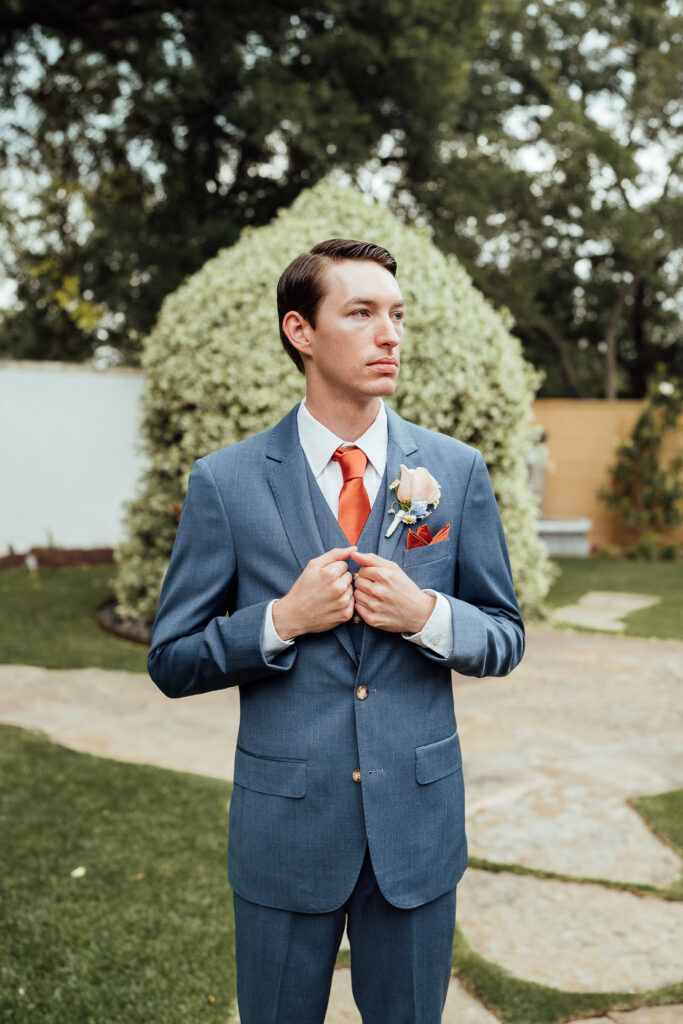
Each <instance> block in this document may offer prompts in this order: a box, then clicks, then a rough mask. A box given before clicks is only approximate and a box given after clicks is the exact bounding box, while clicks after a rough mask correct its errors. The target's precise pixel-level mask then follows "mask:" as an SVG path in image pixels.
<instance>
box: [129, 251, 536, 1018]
mask: <svg viewBox="0 0 683 1024" xmlns="http://www.w3.org/2000/svg"><path fill="white" fill-rule="evenodd" d="M395 272H396V262H395V260H394V259H393V257H392V256H391V255H390V254H389V253H388V252H387V251H386V249H383V248H381V247H380V246H377V245H373V244H370V243H363V242H357V241H352V240H348V239H332V240H330V241H327V242H322V243H320V244H319V245H316V246H314V247H313V249H311V250H310V252H307V253H304V254H302V255H301V256H299V257H297V258H296V259H295V260H294V261H293V262H292V263H291V264H290V265H289V266H288V267H287V269H286V270H285V271H284V273H283V275H282V277H281V279H280V282H279V285H278V313H279V319H280V335H281V339H282V343H283V345H284V348H285V350H286V352H287V353H288V355H289V356H290V357H291V358H292V359H293V360H294V362H295V363H296V365H297V367H298V369H299V370H300V371H301V372H302V373H303V374H304V375H305V378H306V398H305V400H304V401H303V402H302V403H301V404H300V405H298V406H296V407H295V408H294V409H292V410H291V412H290V413H288V415H287V416H285V418H284V419H283V420H282V421H281V422H280V423H278V424H277V425H276V426H275V427H273V428H272V429H270V430H267V431H265V432H264V433H262V434H257V435H256V436H254V437H251V438H249V439H248V440H246V441H243V442H241V443H240V444H235V445H233V446H231V447H229V448H225V449H223V450H222V451H218V452H214V453H213V454H211V455H208V456H206V457H205V458H203V459H199V460H198V461H197V462H196V464H195V466H194V468H193V470H192V474H191V476H190V482H189V487H188V492H187V497H186V500H185V504H184V506H183V512H182V517H181V520H180V526H179V528H178V534H177V537H176V541H175V546H174V549H173V554H172V557H171V562H170V565H169V568H168V572H167V575H166V578H165V581H164V585H163V589H162V592H161V600H160V604H159V612H158V615H157V619H156V622H155V624H154V630H153V634H152V648H151V652H150V656H149V671H150V675H151V676H152V678H153V679H154V681H155V682H156V683H157V685H158V686H159V687H160V688H161V689H162V690H163V691H164V693H166V694H167V695H168V696H170V697H181V696H185V695H188V694H198V693H205V692H206V691H208V690H217V689H222V688H224V687H228V686H235V685H239V687H240V706H241V716H240V729H239V737H238V743H237V751H236V754H235V771H234V782H235V785H234V792H233V796H232V802H231V806H230V839H229V848H228V863H229V878H230V883H231V885H232V887H233V890H234V901H235V935H236V953H237V992H238V1001H239V1008H240V1014H241V1020H242V1024H322V1022H323V1020H324V1018H325V1010H326V1007H327V1002H328V998H329V992H330V985H331V978H332V971H333V968H334V964H335V958H336V955H337V951H338V948H339V944H340V941H341V938H342V934H343V931H344V926H345V924H346V926H347V930H348V935H349V941H350V945H351V978H352V986H353V993H354V998H355V1000H356V1003H357V1004H358V1007H359V1009H360V1012H361V1015H362V1018H363V1022H364V1024H418V1022H419V1024H438V1022H439V1021H440V1020H441V1015H442V1011H443V1005H444V1001H445V998H446V992H447V987H448V981H449V977H450V971H451V952H452V945H453V932H454V927H455V887H456V884H457V882H458V880H459V879H460V877H461V875H462V873H463V871H464V869H465V866H466V863H467V847H466V841H465V831H464V793H463V781H462V762H461V754H460V744H459V740H458V733H457V728H456V722H455V717H454V713H453V694H452V686H451V670H455V671H456V672H460V673H463V674H465V675H470V676H484V675H505V674H506V673H507V672H510V671H511V670H512V669H513V668H514V667H515V665H516V664H517V663H518V662H519V660H520V658H521V656H522V652H523V648H524V630H523V625H522V620H521V617H520V613H519V608H518V605H517V601H516V598H515V594H514V590H513V586H512V579H511V574H510V565H509V561H508V556H507V550H506V546H505V538H504V535H503V530H502V527H501V523H500V517H499V515H498V509H497V507H496V502H495V498H494V496H493V491H492V489H491V485H490V483H489V479H488V474H487V472H486V467H485V465H484V462H483V459H482V457H481V455H479V454H478V452H476V451H475V450H474V449H472V448H469V447H468V446H466V445H464V444H462V443H460V442H459V441H456V440H454V439H453V438H450V437H446V436H444V435H442V434H437V433H433V432H432V431H428V430H424V429H423V428H421V427H417V426H415V425H413V424H411V423H408V422H406V421H405V420H403V419H401V418H400V417H399V416H397V415H396V413H394V412H392V411H391V410H390V409H388V408H387V407H386V406H385V405H384V403H383V402H382V397H383V396H388V395H392V394H393V393H394V391H395V389H396V382H397V378H398V374H399V361H400V349H401V342H402V339H403V316H404V308H405V305H404V302H403V298H402V296H401V292H400V289H399V286H398V284H397V282H396V278H395ZM447 329H448V325H447V324H444V330H447ZM413 344H416V345H419V344H420V341H419V338H415V339H414V341H413ZM228 372H229V371H228ZM438 372H439V371H438V367H437V366H435V367H434V374H435V375H438ZM418 467H421V468H420V469H418ZM414 470H418V471H417V472H412V471H414ZM399 476H400V477H401V483H400V485H399V486H398V488H397V487H396V479H397V478H398V477H399ZM439 492H440V493H439ZM397 499H401V500H402V502H403V504H400V503H399V501H398V500H397ZM411 499H412V506H411ZM439 499H440V500H439ZM390 507H392V508H393V510H394V513H395V514H394V515H391V514H389V513H388V510H389V509H390ZM411 510H412V512H413V513H415V512H417V513H418V514H419V515H422V514H423V513H427V517H426V518H421V519H419V520H417V521H414V522H412V523H411V522H410V521H405V520H404V519H403V515H404V514H408V515H410V512H411ZM396 520H397V521H396ZM394 524H395V526H394V529H393V531H391V530H390V527H392V525H394ZM388 534H390V535H388ZM226 612H227V613H228V615H227V617H226ZM207 924H208V922H207Z"/></svg>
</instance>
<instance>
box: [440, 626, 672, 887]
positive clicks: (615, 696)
mask: <svg viewBox="0 0 683 1024" xmlns="http://www.w3.org/2000/svg"><path fill="white" fill-rule="evenodd" d="M454 693H455V705H456V713H457V718H458V728H459V732H460V739H461V743H462V747H463V756H464V773H465V782H466V789H467V814H468V834H469V840H470V851H471V853H473V854H475V855H478V856H481V857H487V858H489V859H491V860H498V861H503V862H511V861H516V862H519V863H522V864H525V865H527V866H529V867H537V868H544V869H547V870H550V871H557V872H561V873H569V874H576V875H583V876H592V877H602V878H609V879H615V880H624V881H633V882H647V883H650V884H656V885H662V886H666V885H668V884H669V883H670V882H671V881H672V880H673V879H674V878H675V877H676V875H677V874H678V873H679V872H680V870H681V861H680V858H679V857H678V855H677V854H676V853H675V852H674V851H673V850H672V849H671V848H670V847H669V846H668V845H667V844H666V843H664V842H663V841H662V840H660V839H658V838H657V837H656V836H654V835H653V834H652V833H651V832H650V830H649V829H648V828H647V826H646V825H645V824H644V822H643V821H642V819H641V818H640V815H638V814H637V813H636V811H634V810H633V809H632V808H631V807H629V805H628V803H627V801H628V800H629V799H630V798H632V797H635V796H639V795H645V794H650V793H660V792H664V791H666V790H669V789H675V788H678V787H680V786H682V785H683V700H681V694H682V693H683V644H680V643H676V642H673V641H651V640H640V639H635V638H632V637H621V638H619V639H616V638H613V637H609V636H598V635H588V634H577V633H559V634H558V633H556V632H551V631H543V630H535V631H531V633H530V636H529V641H528V654H527V656H526V657H525V659H524V661H523V662H522V664H521V665H520V667H519V668H518V669H516V670H515V671H514V672H513V673H512V675H510V676H508V677H507V678H505V679H487V680H472V681H470V680H464V679H462V678H460V679H458V680H457V681H456V683H455V687H454Z"/></svg>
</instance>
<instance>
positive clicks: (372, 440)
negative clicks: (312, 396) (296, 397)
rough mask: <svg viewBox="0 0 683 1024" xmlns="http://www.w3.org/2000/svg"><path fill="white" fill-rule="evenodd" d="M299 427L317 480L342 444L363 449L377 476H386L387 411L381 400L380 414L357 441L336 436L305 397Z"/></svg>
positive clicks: (302, 443)
mask: <svg viewBox="0 0 683 1024" xmlns="http://www.w3.org/2000/svg"><path fill="white" fill-rule="evenodd" d="M297 427H298V429H299V441H300V442H301V447H302V448H303V450H304V454H305V455H306V458H307V459H308V464H309V466H310V467H311V471H312V472H313V476H314V477H315V478H316V479H317V478H318V477H319V476H320V474H321V473H322V471H323V470H324V468H325V466H326V465H327V463H328V462H329V461H330V459H331V458H332V454H333V452H334V451H335V449H336V448H338V447H339V445H340V444H354V445H355V446H356V447H357V448H360V449H361V451H362V452H364V453H365V455H367V458H368V461H369V462H370V463H372V466H373V468H374V469H375V471H376V473H377V474H378V475H379V476H380V477H381V476H383V475H384V467H385V466H386V462H387V444H388V440H389V433H388V427H387V410H386V407H385V405H384V402H383V401H382V400H381V399H380V403H379V412H378V413H377V415H376V416H375V419H374V420H373V422H372V423H371V424H370V426H369V427H368V429H367V430H366V431H365V433H364V434H363V435H362V436H361V437H359V438H358V440H357V441H344V439H343V438H341V437H337V435H336V434H333V433H332V431H331V430H328V429H327V427H326V426H324V425H323V424H322V423H320V421H319V420H317V419H315V417H314V416H312V415H311V413H310V412H309V411H308V409H307V408H306V399H305V398H304V399H303V400H302V402H301V404H300V405H299V411H298V412H297Z"/></svg>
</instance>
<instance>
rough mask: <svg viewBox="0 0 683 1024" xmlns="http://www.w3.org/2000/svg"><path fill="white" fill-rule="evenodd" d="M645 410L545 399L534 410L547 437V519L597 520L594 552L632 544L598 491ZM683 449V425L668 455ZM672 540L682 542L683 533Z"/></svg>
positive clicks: (629, 404) (637, 405) (624, 403)
mask: <svg viewBox="0 0 683 1024" xmlns="http://www.w3.org/2000/svg"><path fill="white" fill-rule="evenodd" d="M642 408H643V402H641V401H630V400H620V401H617V402H606V401H604V400H601V399H596V400H592V399H586V398H577V399H567V398H540V399H537V400H536V401H535V402H534V404H533V416H534V419H535V421H536V422H537V423H538V424H539V425H540V426H542V427H543V429H544V430H545V432H546V435H547V438H546V445H547V447H548V465H547V467H546V474H545V495H544V501H543V515H544V517H546V518H549V519H555V518H558V519H564V518H568V517H571V518H582V517H587V518H588V519H590V520H592V523H593V529H592V530H591V533H590V535H589V541H590V543H591V544H592V545H593V546H594V547H595V546H599V545H601V544H625V543H629V542H630V541H632V540H633V537H632V535H631V534H630V533H629V531H628V530H627V529H626V528H625V527H624V526H623V525H622V524H621V520H620V519H618V518H617V517H615V516H614V515H613V514H612V513H611V512H610V511H609V510H608V509H607V507H606V505H605V504H604V503H603V502H601V501H599V500H598V497H597V491H598V488H599V486H600V484H602V483H604V482H605V481H606V479H607V470H608V468H609V467H610V466H611V465H612V464H613V462H614V458H615V447H616V445H617V443H618V442H619V441H623V440H625V438H627V437H628V435H629V434H630V433H631V431H632V429H633V427H634V425H635V422H636V420H637V419H638V416H639V415H640V412H641V410H642ZM682 445H683V423H681V424H679V429H678V432H677V436H676V437H669V438H667V443H666V445H665V448H664V452H665V454H672V453H673V450H674V448H675V447H676V446H678V447H679V448H680V447H681V446H682ZM672 539H675V540H678V541H681V542H683V530H681V529H679V530H678V531H676V532H675V533H674V534H672Z"/></svg>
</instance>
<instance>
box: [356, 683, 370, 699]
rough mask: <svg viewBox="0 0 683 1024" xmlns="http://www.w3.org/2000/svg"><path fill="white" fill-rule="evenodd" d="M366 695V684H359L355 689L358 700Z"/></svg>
mask: <svg viewBox="0 0 683 1024" xmlns="http://www.w3.org/2000/svg"><path fill="white" fill-rule="evenodd" d="M367 695H368V688H367V686H359V687H358V689H357V690H356V697H358V700H365V698H366V697H367Z"/></svg>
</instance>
